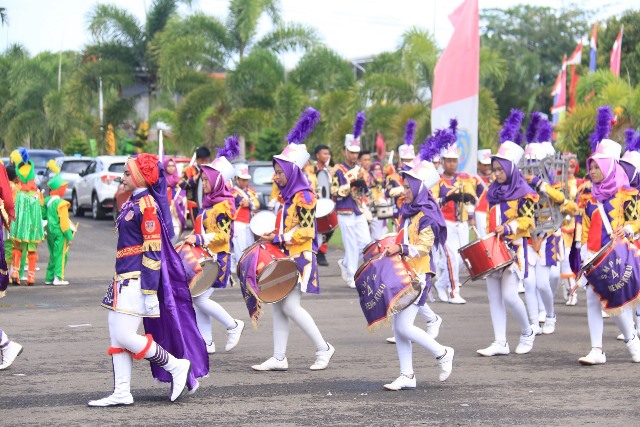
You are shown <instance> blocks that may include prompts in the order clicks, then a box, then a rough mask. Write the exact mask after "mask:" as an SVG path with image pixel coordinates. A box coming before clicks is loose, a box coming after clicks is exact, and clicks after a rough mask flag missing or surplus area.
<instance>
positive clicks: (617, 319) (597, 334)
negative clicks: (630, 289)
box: [587, 285, 635, 348]
mask: <svg viewBox="0 0 640 427" xmlns="http://www.w3.org/2000/svg"><path fill="white" fill-rule="evenodd" d="M611 319H613V321H614V323H615V324H616V326H618V329H620V332H622V334H623V335H624V339H625V340H629V339H631V337H633V334H634V333H635V325H634V323H633V310H630V309H625V310H623V311H622V313H621V314H620V315H619V316H611ZM587 320H588V323H589V335H590V337H591V347H598V348H602V333H603V331H604V321H603V320H602V304H601V303H600V298H599V297H598V295H597V294H596V293H595V292H594V291H593V289H592V287H591V285H587Z"/></svg>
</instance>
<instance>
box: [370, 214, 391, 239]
mask: <svg viewBox="0 0 640 427" xmlns="http://www.w3.org/2000/svg"><path fill="white" fill-rule="evenodd" d="M369 232H370V233H371V238H372V239H373V240H380V239H382V236H384V235H385V234H387V220H385V219H377V218H374V219H373V221H371V222H370V223H369Z"/></svg>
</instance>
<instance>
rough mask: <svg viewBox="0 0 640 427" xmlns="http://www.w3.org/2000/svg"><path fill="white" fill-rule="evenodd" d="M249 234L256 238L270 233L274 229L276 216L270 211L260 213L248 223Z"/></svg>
mask: <svg viewBox="0 0 640 427" xmlns="http://www.w3.org/2000/svg"><path fill="white" fill-rule="evenodd" d="M249 228H250V229H251V232H252V233H253V234H255V235H256V236H257V237H261V236H263V235H264V234H267V233H271V232H272V231H274V230H275V229H276V214H274V213H273V212H271V211H260V212H258V213H257V214H255V215H254V216H253V218H251V222H249Z"/></svg>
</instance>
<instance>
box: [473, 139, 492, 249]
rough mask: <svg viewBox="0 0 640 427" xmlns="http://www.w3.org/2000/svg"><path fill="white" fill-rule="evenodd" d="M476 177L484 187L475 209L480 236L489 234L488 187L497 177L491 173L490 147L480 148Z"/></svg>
mask: <svg viewBox="0 0 640 427" xmlns="http://www.w3.org/2000/svg"><path fill="white" fill-rule="evenodd" d="M475 179H476V181H477V182H478V183H480V184H481V185H482V187H483V188H484V190H483V191H482V194H480V197H478V204H477V205H476V210H475V217H476V221H475V222H476V230H477V231H478V237H479V238H480V237H484V236H485V235H486V234H487V213H488V211H489V204H488V203H487V189H488V188H489V186H490V185H491V183H492V182H493V180H494V179H495V177H494V176H493V174H492V173H491V150H490V149H485V150H478V175H477V177H475Z"/></svg>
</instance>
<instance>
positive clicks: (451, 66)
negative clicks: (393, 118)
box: [431, 0, 480, 174]
mask: <svg viewBox="0 0 640 427" xmlns="http://www.w3.org/2000/svg"><path fill="white" fill-rule="evenodd" d="M449 20H450V21H451V24H452V25H453V27H454V30H453V35H452V36H451V40H449V44H448V45H447V47H446V48H445V50H444V52H442V56H441V57H440V59H439V60H438V63H437V64H436V68H435V71H434V84H433V99H432V100H431V128H432V130H435V129H438V128H445V127H448V126H449V120H450V119H452V118H457V119H458V142H457V144H458V152H459V154H460V159H459V163H458V170H460V171H465V172H468V173H471V174H475V173H476V165H477V161H476V160H477V159H476V157H477V151H478V93H479V89H480V16H479V11H478V0H464V1H463V3H462V4H461V5H460V6H458V8H457V9H456V10H455V11H454V12H453V13H452V14H451V15H449Z"/></svg>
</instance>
